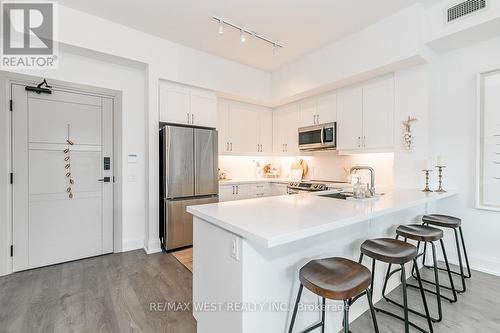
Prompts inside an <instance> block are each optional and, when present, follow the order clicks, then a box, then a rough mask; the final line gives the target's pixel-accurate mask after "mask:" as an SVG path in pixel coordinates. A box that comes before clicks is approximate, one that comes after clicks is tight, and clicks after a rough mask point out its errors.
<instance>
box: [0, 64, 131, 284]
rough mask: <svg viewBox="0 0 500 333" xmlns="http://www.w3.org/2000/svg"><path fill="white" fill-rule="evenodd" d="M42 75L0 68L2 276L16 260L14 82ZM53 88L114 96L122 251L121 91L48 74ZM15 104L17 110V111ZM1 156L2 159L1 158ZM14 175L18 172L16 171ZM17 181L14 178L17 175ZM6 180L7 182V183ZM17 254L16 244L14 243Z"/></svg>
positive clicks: (118, 248) (117, 241) (116, 237)
mask: <svg viewBox="0 0 500 333" xmlns="http://www.w3.org/2000/svg"><path fill="white" fill-rule="evenodd" d="M42 80H43V78H41V77H36V76H30V75H24V74H16V73H10V72H5V71H0V133H5V134H0V157H1V156H6V157H7V158H6V159H5V162H4V163H0V214H2V213H1V212H5V213H3V214H2V215H0V276H2V275H7V274H11V273H12V272H13V265H12V263H13V260H12V257H11V256H10V245H11V244H12V239H13V237H12V236H13V235H12V227H13V226H12V223H13V220H12V209H13V207H12V186H11V185H10V179H9V178H10V172H12V171H11V170H12V149H13V147H12V114H11V112H10V99H11V85H12V84H22V85H36V84H38V83H39V82H41V81H42ZM47 80H48V81H49V84H50V85H51V86H52V89H54V90H59V91H64V92H73V93H79V94H88V95H92V96H98V97H106V98H111V99H113V153H114V159H115V161H114V162H115V163H114V164H113V165H114V170H113V173H114V176H115V183H114V187H113V211H114V214H113V252H114V253H117V252H122V250H123V237H122V193H123V161H122V159H123V143H122V121H123V118H122V92H121V91H117V90H111V89H106V88H99V87H93V86H88V85H82V84H76V83H70V82H66V81H59V80H52V79H50V78H47ZM15 107H16V106H15V105H14V112H15ZM0 160H1V159H0ZM14 178H15V175H14ZM14 181H15V179H14ZM4 184H5V185H4ZM14 255H15V245H14Z"/></svg>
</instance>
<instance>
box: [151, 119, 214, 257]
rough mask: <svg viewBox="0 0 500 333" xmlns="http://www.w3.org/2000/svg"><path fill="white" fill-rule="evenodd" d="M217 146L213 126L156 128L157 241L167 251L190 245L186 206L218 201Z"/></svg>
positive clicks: (191, 242)
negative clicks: (158, 154) (157, 177)
mask: <svg viewBox="0 0 500 333" xmlns="http://www.w3.org/2000/svg"><path fill="white" fill-rule="evenodd" d="M217 147H218V144H217V131H216V130H215V129H205V128H193V127H184V126H170V125H167V126H165V127H163V128H161V130H160V240H161V242H162V246H163V248H164V249H165V250H167V251H169V250H173V249H177V248H180V247H184V246H189V245H192V244H193V217H192V215H191V214H189V213H187V212H186V207H187V206H191V205H201V204H207V203H213V202H218V194H219V183H218V175H217V158H218V151H217V149H218V148H217Z"/></svg>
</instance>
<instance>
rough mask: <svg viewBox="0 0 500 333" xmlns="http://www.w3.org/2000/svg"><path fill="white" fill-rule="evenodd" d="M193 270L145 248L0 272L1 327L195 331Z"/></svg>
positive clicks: (10, 329)
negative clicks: (190, 305) (176, 305)
mask: <svg viewBox="0 0 500 333" xmlns="http://www.w3.org/2000/svg"><path fill="white" fill-rule="evenodd" d="M191 295H192V275H191V273H190V272H189V271H188V270H187V269H186V268H185V267H183V266H182V265H181V264H180V263H179V262H178V261H177V260H176V259H175V258H174V257H173V256H171V255H168V254H163V253H158V254H152V255H146V254H145V253H144V251H142V250H138V251H131V252H126V253H120V254H112V255H107V256H101V257H95V258H90V259H85V260H79V261H75V262H70V263H65V264H61V265H55V266H49V267H44V268H39V269H34V270H30V271H25V272H19V273H15V274H11V275H8V276H5V277H0V332H2V333H4V332H9V333H10V332H16V333H17V332H20V333H21V332H22V333H29V332H58V333H59V332H61V333H63V332H64V333H69V332H85V333H87V332H88V333H91V332H92V333H98V332H168V333H180V332H186V333H194V332H196V322H195V320H194V318H193V316H192V314H191V312H190V311H179V312H171V311H151V310H150V303H151V302H161V303H165V302H180V303H184V302H186V303H187V302H190V301H191Z"/></svg>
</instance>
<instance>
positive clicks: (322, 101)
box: [316, 93, 337, 124]
mask: <svg viewBox="0 0 500 333" xmlns="http://www.w3.org/2000/svg"><path fill="white" fill-rule="evenodd" d="M316 104H317V107H316V114H317V117H316V121H317V122H318V124H326V123H333V122H334V121H337V94H336V93H330V94H327V95H322V96H319V97H318V101H317V103H316Z"/></svg>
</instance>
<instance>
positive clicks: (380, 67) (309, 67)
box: [272, 5, 426, 101]
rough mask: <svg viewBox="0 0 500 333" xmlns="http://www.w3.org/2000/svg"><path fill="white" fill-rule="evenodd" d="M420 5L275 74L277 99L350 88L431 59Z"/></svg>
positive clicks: (348, 37) (273, 94) (274, 88)
mask: <svg viewBox="0 0 500 333" xmlns="http://www.w3.org/2000/svg"><path fill="white" fill-rule="evenodd" d="M424 14H425V12H424V9H423V8H422V7H421V6H420V5H415V6H412V7H409V8H407V9H405V10H403V11H401V12H399V13H397V14H394V15H393V16H391V17H388V18H386V19H385V20H383V21H380V22H378V23H376V24H374V25H372V26H370V27H368V28H366V29H364V30H362V31H360V32H358V33H355V34H352V35H350V36H347V37H345V38H343V39H341V40H338V41H335V42H333V43H331V44H329V45H327V46H325V47H324V48H322V49H320V50H318V51H315V52H313V53H311V54H309V55H307V56H305V57H303V58H300V59H299V60H297V61H295V62H293V63H291V64H289V65H286V66H284V67H283V68H281V69H278V70H277V71H275V72H273V76H272V98H273V100H274V101H281V100H288V99H289V98H290V96H294V95H301V94H303V93H305V92H307V91H315V90H317V89H320V88H321V87H325V86H328V87H329V89H334V88H336V85H337V86H338V85H344V86H345V85H348V84H352V83H354V82H352V80H354V81H363V80H367V79H369V78H371V77H375V76H381V75H382V74H384V73H389V72H393V71H395V70H397V69H400V68H401V67H406V66H410V65H411V66H413V65H415V64H417V63H422V62H424V61H425V57H426V50H425V49H426V48H425V47H424V46H423V43H422V41H423V30H422V20H423V17H424V16H423V15H424Z"/></svg>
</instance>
